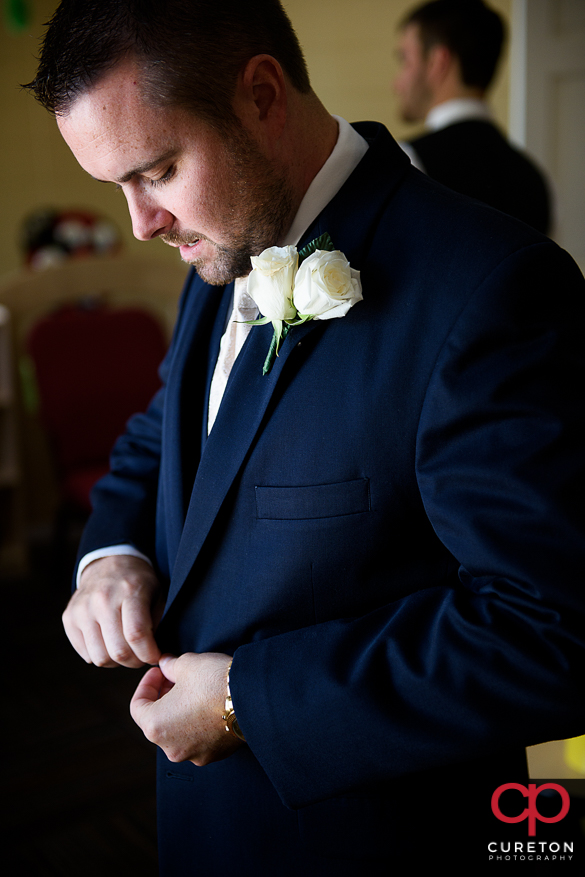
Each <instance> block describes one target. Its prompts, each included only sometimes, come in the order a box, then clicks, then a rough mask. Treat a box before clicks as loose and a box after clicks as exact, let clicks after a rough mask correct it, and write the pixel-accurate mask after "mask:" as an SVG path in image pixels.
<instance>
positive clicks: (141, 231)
mask: <svg viewBox="0 0 585 877" xmlns="http://www.w3.org/2000/svg"><path fill="white" fill-rule="evenodd" d="M125 194H126V200H127V201H128V210H129V211H130V219H131V220H132V231H133V234H134V237H135V238H138V240H139V241H150V240H152V238H156V237H158V236H159V235H161V234H165V233H167V232H169V231H171V229H172V227H173V222H174V217H173V215H172V213H169V211H168V210H165V209H164V208H163V207H161V206H160V205H159V204H157V202H156V201H155V200H154V199H151V198H149V197H148V195H145V194H142V193H131V192H125Z"/></svg>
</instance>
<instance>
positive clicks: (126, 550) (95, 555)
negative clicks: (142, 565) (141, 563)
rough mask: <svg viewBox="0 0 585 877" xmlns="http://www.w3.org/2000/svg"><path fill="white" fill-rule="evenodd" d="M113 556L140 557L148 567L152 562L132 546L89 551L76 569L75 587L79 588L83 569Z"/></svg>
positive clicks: (111, 546) (117, 546) (115, 546)
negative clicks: (101, 559) (95, 561)
mask: <svg viewBox="0 0 585 877" xmlns="http://www.w3.org/2000/svg"><path fill="white" fill-rule="evenodd" d="M114 554H125V555H127V556H128V555H129V556H130V557H140V558H141V560H145V561H146V562H147V563H148V564H150V566H152V561H151V560H150V559H149V558H148V557H147V556H146V555H145V554H142V552H141V551H138V549H136V548H134V546H133V545H109V546H108V547H107V548H98V549H96V551H90V552H89V553H88V554H85V555H84V556H83V557H82V558H81V560H80V561H79V566H78V567H77V577H76V581H75V584H76V587H79V580H80V578H81V573H82V572H83V570H84V569H85V567H86V566H89V564H90V563H91V562H92V561H94V560H99V559H100V557H111V556H112V555H114Z"/></svg>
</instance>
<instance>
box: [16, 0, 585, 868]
mask: <svg viewBox="0 0 585 877" xmlns="http://www.w3.org/2000/svg"><path fill="white" fill-rule="evenodd" d="M134 6H136V9H137V10H138V13H137V15H136V16H134V15H133V14H132V10H133V8H134ZM106 25H107V26H106ZM74 62H75V63H76V65H77V66H75V67H74V66H73V65H74ZM186 70H188V73H187V74H186V72H185V71H186ZM74 71H75V75H74ZM32 87H33V88H34V90H35V92H36V94H37V96H38V97H39V98H40V99H41V100H42V101H43V103H44V104H45V105H46V106H47V107H49V108H50V109H52V110H53V111H54V112H56V113H57V117H58V124H59V128H60V130H61V133H62V134H63V136H64V138H65V140H66V141H67V143H68V144H69V146H70V147H71V149H72V151H73V153H74V155H75V157H76V158H77V160H78V161H79V162H80V164H81V165H82V167H84V169H85V170H87V171H88V173H90V174H91V175H92V176H94V177H95V178H96V179H98V180H101V181H107V182H112V183H115V184H117V185H118V186H119V187H121V188H122V191H123V192H124V194H125V196H126V198H127V200H128V206H129V210H130V214H131V218H132V223H133V228H134V233H135V235H136V236H137V237H139V238H140V239H143V240H150V239H151V238H154V237H162V239H163V240H164V241H165V242H167V243H168V244H170V245H172V246H176V247H180V251H181V255H182V257H183V258H184V259H185V260H186V261H188V262H191V263H192V265H193V267H194V269H195V270H193V271H192V272H191V274H190V275H189V277H188V279H187V282H186V286H185V289H184V293H183V297H182V300H181V304H180V308H179V315H178V320H177V325H176V329H175V334H174V338H173V342H172V345H171V348H170V351H169V354H168V356H167V357H166V360H165V362H164V364H163V367H162V371H161V373H162V377H163V388H162V389H161V391H160V392H159V393H158V394H157V396H156V397H155V398H154V399H153V401H152V403H151V405H150V407H149V409H148V411H147V412H146V413H145V414H141V415H137V416H136V417H134V418H133V419H132V420H131V422H130V423H129V425H128V428H127V432H126V433H125V435H124V436H122V437H121V438H120V439H119V441H118V442H117V444H116V447H115V449H114V452H113V455H112V471H111V473H110V474H109V475H108V476H106V477H105V478H104V479H103V480H102V481H101V482H100V483H99V485H98V486H97V488H96V489H95V491H94V496H93V499H94V504H95V510H94V513H93V515H92V517H91V519H90V521H89V523H88V526H87V528H86V531H85V534H84V537H83V540H82V547H81V551H80V556H81V558H82V559H81V564H80V572H79V576H78V578H79V583H78V588H77V590H76V592H75V593H74V596H73V597H72V599H71V602H70V604H69V606H68V608H67V610H66V612H65V615H64V622H65V628H66V631H67V634H68V636H69V638H70V639H71V642H72V644H73V645H74V647H75V648H76V649H77V651H78V652H79V654H80V655H81V656H82V657H83V658H84V659H85V660H86V661H88V662H91V663H95V664H97V665H99V666H111V667H112V666H116V665H123V666H128V667H138V666H142V665H144V664H152V665H154V666H153V667H152V668H151V669H149V670H148V671H147V673H146V675H145V676H144V678H143V681H142V682H141V683H140V684H139V686H138V689H137V691H136V694H135V696H134V698H133V702H132V707H131V709H132V714H133V716H134V718H135V720H136V721H137V722H138V724H139V725H140V726H141V728H142V729H143V731H144V732H145V734H146V735H147V737H148V738H149V739H151V740H153V741H154V742H156V743H157V744H158V746H159V748H160V757H159V768H158V791H159V849H160V860H161V871H162V873H164V874H167V875H172V877H180V875H193V874H198V875H199V874H201V875H214V874H223V873H224V872H225V870H226V869H230V870H231V869H234V870H236V871H237V872H238V873H239V874H243V875H258V874H262V875H263V874H266V875H272V874H285V875H291V877H292V875H295V877H296V875H298V874H306V875H317V874H320V875H322V874H336V875H338V874H341V875H356V874H360V875H361V874H363V873H367V872H368V871H369V870H371V869H373V868H387V869H388V871H391V870H392V869H393V868H394V869H395V868H396V867H399V866H400V865H401V864H402V865H406V864H410V863H411V862H413V861H415V860H416V861H421V860H423V859H424V860H425V861H427V860H428V859H429V857H430V860H431V861H432V860H433V859H434V858H435V857H436V856H437V851H438V846H437V845H438V844H440V845H441V848H442V849H443V858H444V859H445V860H446V861H455V860H456V859H458V860H462V857H463V850H464V848H465V847H466V845H467V843H468V842H469V843H470V854H471V855H472V856H473V857H474V858H473V859H472V860H471V861H475V860H476V859H478V858H479V857H480V856H483V855H485V852H486V850H485V845H484V844H483V840H482V838H483V834H484V830H485V829H486V825H487V820H488V817H489V815H490V814H489V801H490V796H491V794H492V792H493V791H494V790H495V788H496V787H497V786H498V785H500V784H501V783H505V782H522V781H524V782H525V781H526V763H525V755H524V747H525V745H526V744H529V743H536V742H538V741H542V740H546V739H551V738H553V737H557V738H558V737H567V736H574V735H577V734H579V733H581V732H582V730H583V728H584V723H585V704H584V698H583V691H582V678H583V659H584V654H585V649H584V646H585V634H584V633H583V631H584V630H585V626H584V624H583V621H584V618H583V616H584V614H585V606H584V597H583V587H582V581H583V569H584V568H585V539H584V538H583V537H584V532H583V515H582V513H581V511H580V506H581V500H582V496H583V487H584V485H583V446H584V445H583V438H584V424H583V405H582V386H583V382H584V363H583V356H582V337H583V328H584V326H583V323H584V320H583V307H584V305H583V302H584V298H583V292H584V286H583V278H582V277H581V275H580V273H579V271H578V269H577V268H576V266H575V265H574V263H573V262H572V260H571V259H570V257H569V256H568V255H567V254H566V253H563V252H562V251H561V250H560V249H559V248H558V247H556V245H555V244H553V243H552V242H550V241H548V240H547V239H546V238H544V237H542V236H540V235H538V234H537V233H536V232H534V231H533V230H531V229H529V228H528V227H527V226H525V225H523V224H522V223H519V222H517V221H516V220H513V219H511V218H508V217H505V216H502V215H501V214H499V213H498V212H496V211H492V210H491V209H489V208H487V207H485V206H483V205H481V204H478V203H476V202H471V201H468V200H467V199H466V198H464V197H462V196H459V195H457V194H455V193H453V192H451V191H449V190H447V189H445V188H443V187H442V186H440V185H438V184H436V183H435V182H433V181H431V180H429V179H428V178H426V177H425V176H424V175H422V174H420V173H419V172H418V171H416V170H414V169H413V168H412V167H411V165H410V162H409V161H408V159H407V158H406V156H405V155H404V153H403V152H402V151H401V150H400V148H399V147H398V146H397V145H396V143H395V142H394V141H393V140H392V138H391V136H390V135H389V134H388V132H387V131H386V130H385V129H384V128H383V127H382V126H380V125H378V124H375V123H361V124H358V125H356V126H353V127H352V126H349V125H348V124H347V123H346V122H344V121H343V120H341V119H337V118H334V117H332V116H330V115H329V114H328V113H327V111H326V110H325V109H324V107H323V106H322V104H321V103H320V102H319V100H318V99H317V97H316V95H315V94H314V93H313V92H312V90H311V88H310V85H309V81H308V77H307V74H306V70H305V67H304V62H303V60H302V55H301V53H300V49H299V47H298V43H297V42H296V38H295V36H294V33H293V32H292V29H291V28H290V24H289V22H288V20H287V19H286V16H285V15H284V13H283V11H282V9H281V7H280V4H279V3H278V2H276V0H256V2H253V3H249V4H243V3H242V2H241V0H238V2H235V0H234V2H224V3H222V4H220V5H218V4H216V3H215V2H214V3H211V2H207V0H205V2H203V0H199V2H196V0H190V2H187V0H185V2H180V0H176V2H169V3H166V4H165V3H160V2H158V3H156V4H144V3H140V4H133V3H130V2H128V3H120V2H118V0H116V2H115V3H113V2H112V3H110V4H108V3H107V2H106V0H100V2H93V0H91V2H89V0H88V2H74V0H69V2H64V3H62V4H61V6H60V8H59V10H58V11H57V13H56V16H55V18H54V20H53V22H52V24H51V26H50V28H49V31H48V34H47V36H46V39H45V43H44V50H43V57H42V59H41V64H40V68H39V73H38V75H37V79H36V80H35V82H34V83H33V84H32ZM326 233H327V234H329V236H330V238H331V240H332V241H333V242H334V245H335V247H336V248H337V249H338V250H339V251H341V252H342V253H344V254H345V257H346V258H347V260H348V261H349V263H350V265H351V268H352V269H353V271H354V272H355V271H359V272H360V284H361V291H362V295H363V299H362V300H359V298H358V297H356V298H355V300H354V301H353V307H351V309H350V310H349V311H348V312H347V313H346V314H345V315H344V316H343V317H339V318H337V317H336V318H332V319H310V320H306V321H304V322H302V324H301V323H298V324H297V325H294V326H292V328H290V329H289V331H288V334H287V335H286V337H284V340H283V341H282V343H281V346H280V351H279V355H278V356H277V357H275V358H274V362H273V365H272V368H271V369H270V370H269V371H268V372H267V373H264V370H263V363H264V361H265V358H266V353H267V350H268V348H269V345H270V342H271V336H272V326H271V325H270V324H269V323H268V324H266V325H255V326H253V327H252V328H251V330H250V331H249V333H248V335H247V339H246V340H245V341H244V343H243V346H242V348H241V350H240V352H239V355H237V358H236V359H235V362H234V364H233V367H232V368H231V372H230V373H229V376H228V377H227V385H226V387H225V390H224V392H223V396H222V398H221V401H220V404H219V406H218V407H216V408H215V407H214V405H213V403H210V398H212V397H213V385H214V375H215V373H216V372H217V371H218V369H219V366H218V363H219V362H221V360H222V353H221V352H220V351H221V350H222V349H223V348H224V347H226V346H227V342H226V341H225V339H226V338H229V337H231V336H230V333H231V329H232V323H233V320H231V319H230V313H231V311H232V300H233V299H234V295H235V297H236V299H237V298H238V297H239V292H238V289H240V288H241V284H242V281H241V278H242V277H244V276H245V275H246V274H247V273H248V272H249V259H250V257H251V256H257V255H258V254H259V253H261V252H262V251H263V250H265V249H267V248H270V247H272V246H274V245H279V247H280V248H281V249H280V250H279V253H289V254H290V253H291V252H292V251H291V250H290V249H288V250H287V249H285V248H286V247H292V246H295V247H296V248H297V249H298V250H299V251H302V250H303V248H304V247H305V246H307V245H309V244H310V243H311V242H312V241H314V240H316V239H321V240H322V239H323V238H322V236H323V235H324V234H326ZM320 258H321V257H320V256H318V259H320ZM305 264H307V263H305ZM299 274H300V272H299ZM353 276H354V275H352V277H353ZM234 280H235V283H234V282H232V281H234ZM234 287H235V288H236V292H235V293H234ZM250 291H251V292H252V288H251V290H250ZM551 293H553V294H551ZM311 313H312V314H315V313H317V311H316V310H313V311H311ZM293 322H294V321H293ZM212 411H213V412H214V415H213V417H212V416H211V412H212ZM163 607H164V609H163ZM161 616H162V618H161ZM228 672H229V683H228ZM487 839H488V838H487V837H486V840H487ZM489 839H493V838H489ZM466 861H470V860H466Z"/></svg>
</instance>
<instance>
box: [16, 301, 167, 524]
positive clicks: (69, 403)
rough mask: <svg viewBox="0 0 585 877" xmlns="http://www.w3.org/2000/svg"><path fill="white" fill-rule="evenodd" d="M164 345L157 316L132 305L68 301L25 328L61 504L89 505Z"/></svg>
mask: <svg viewBox="0 0 585 877" xmlns="http://www.w3.org/2000/svg"><path fill="white" fill-rule="evenodd" d="M166 346H167V345H166V339H165V336H164V333H163V330H162V328H161V326H160V325H159V323H158V320H157V319H156V318H155V317H153V316H152V315H151V314H150V313H148V312H146V311H143V310H140V309H138V308H124V309H110V308H107V307H104V306H98V307H82V306H66V307H63V308H61V309H60V310H58V311H56V312H54V313H52V314H49V315H47V316H45V317H43V318H42V319H41V320H40V321H39V322H38V323H37V324H36V325H35V326H34V327H33V329H32V330H31V332H30V334H29V336H28V343H27V348H28V353H29V355H30V357H31V359H32V361H33V363H34V366H35V372H36V381H37V387H38V393H39V402H40V418H41V422H42V424H43V426H44V428H45V430H46V433H47V437H48V440H49V443H50V446H51V449H52V452H53V455H54V460H55V466H56V472H57V478H58V481H59V486H60V490H61V495H62V500H63V503H64V505H65V506H67V507H69V508H73V509H77V510H80V511H82V512H84V513H87V512H89V511H90V508H91V506H90V500H89V493H90V490H91V488H92V487H93V485H94V483H95V482H96V481H97V479H98V478H100V477H101V476H102V475H104V474H105V473H106V472H107V470H108V458H109V454H110V451H111V449H112V446H113V444H114V442H115V440H116V438H117V437H118V436H119V435H120V434H121V433H122V432H123V430H124V426H125V423H126V421H127V420H128V418H129V417H130V416H131V415H132V414H134V413H135V412H138V411H143V410H144V409H145V408H146V406H147V405H148V402H149V400H150V399H151V397H152V396H153V394H154V393H155V392H156V390H157V389H158V387H159V386H160V381H159V378H158V373H157V371H158V366H159V365H160V362H161V360H162V358H163V357H164V354H165V352H166Z"/></svg>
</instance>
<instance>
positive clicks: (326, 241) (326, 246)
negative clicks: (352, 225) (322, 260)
mask: <svg viewBox="0 0 585 877" xmlns="http://www.w3.org/2000/svg"><path fill="white" fill-rule="evenodd" d="M316 250H326V251H327V252H329V253H332V252H333V251H334V250H335V247H334V246H333V241H332V240H331V238H330V237H329V232H327V231H326V232H325V233H324V234H322V235H321V236H320V237H318V238H315V240H314V241H311V243H310V244H307V246H306V247H303V249H302V250H300V251H299V267H300V266H301V264H302V263H303V262H304V261H305V259H307V258H308V257H309V256H311V255H312V254H313V253H314V252H315V251H316Z"/></svg>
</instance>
